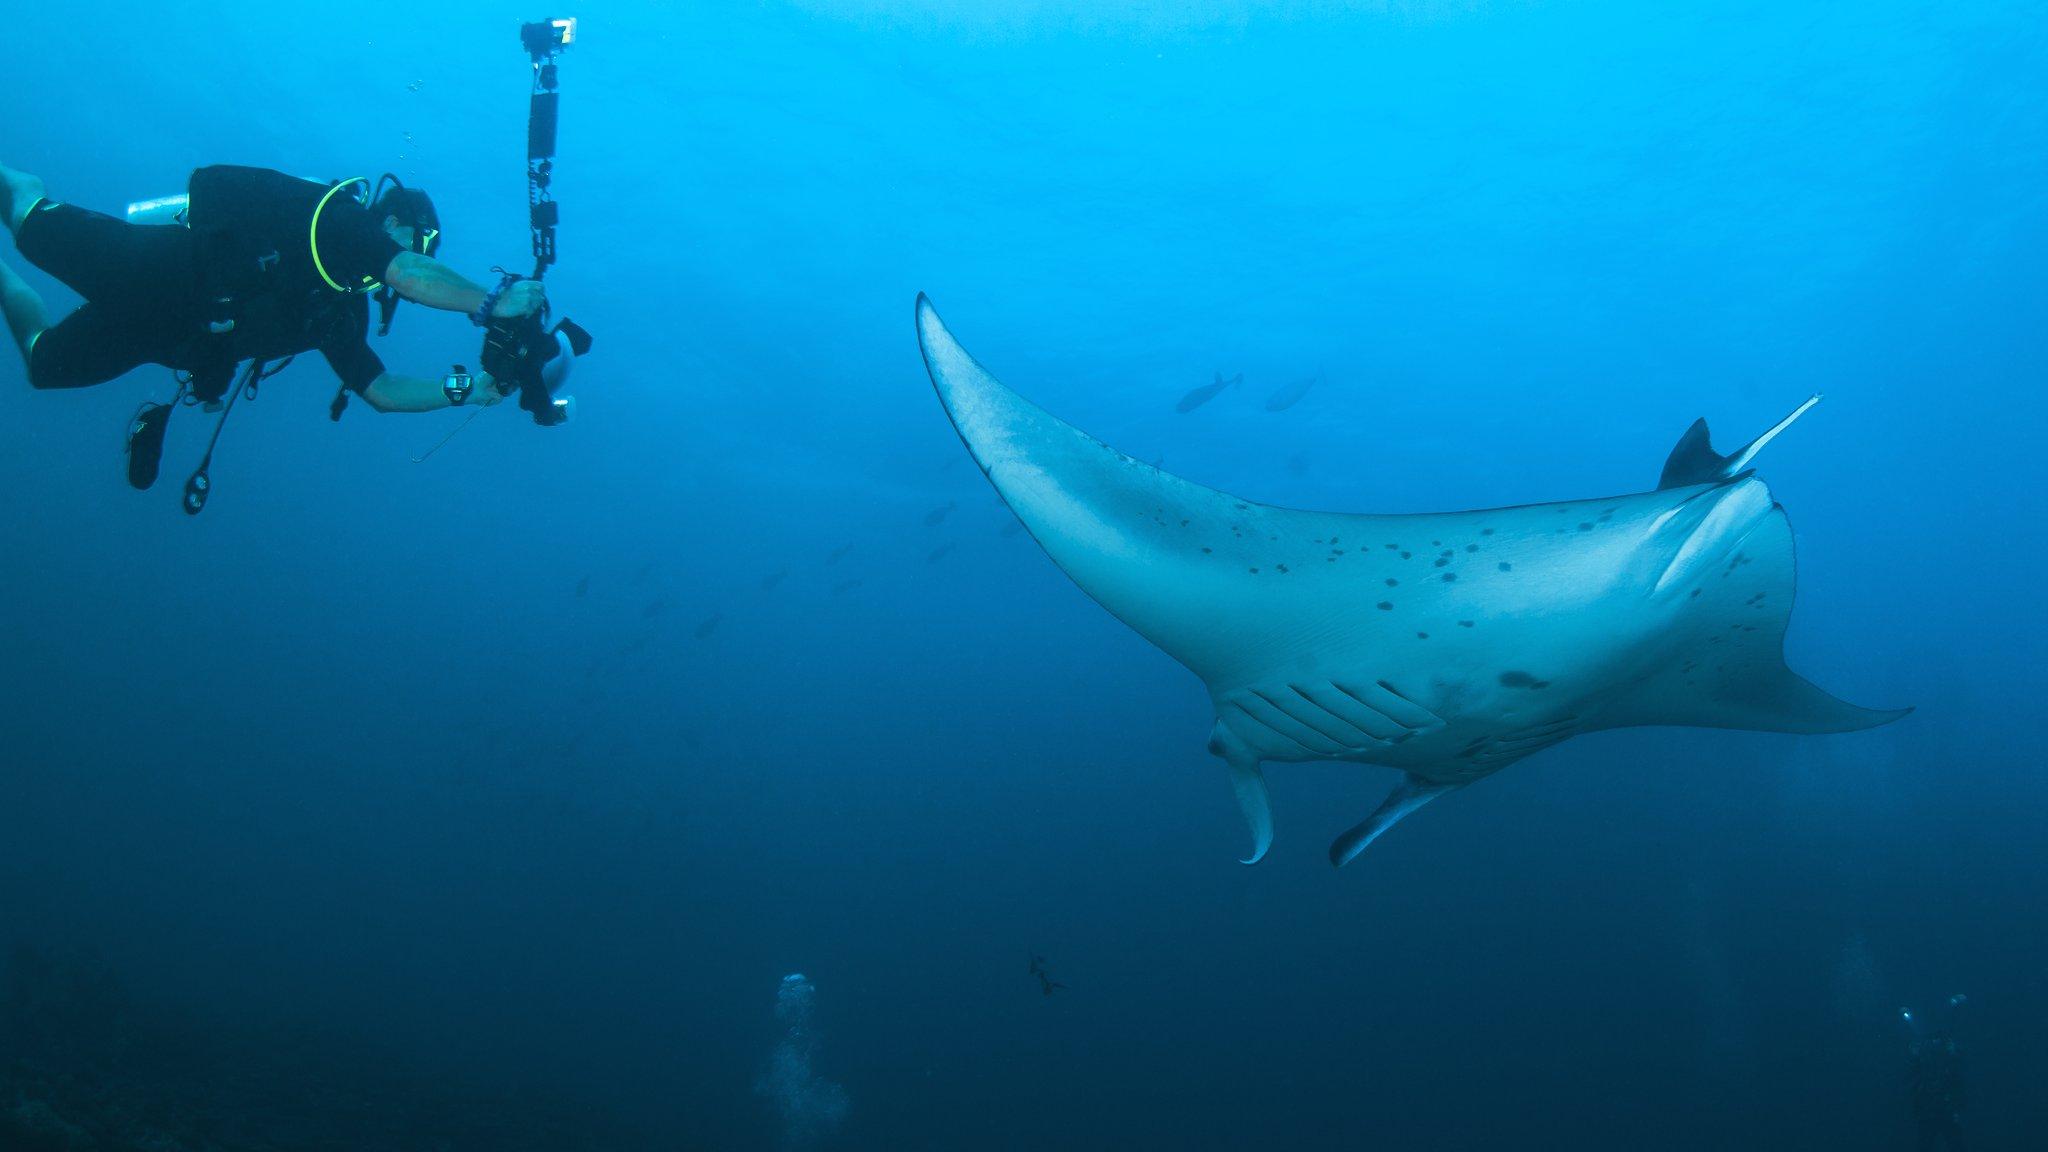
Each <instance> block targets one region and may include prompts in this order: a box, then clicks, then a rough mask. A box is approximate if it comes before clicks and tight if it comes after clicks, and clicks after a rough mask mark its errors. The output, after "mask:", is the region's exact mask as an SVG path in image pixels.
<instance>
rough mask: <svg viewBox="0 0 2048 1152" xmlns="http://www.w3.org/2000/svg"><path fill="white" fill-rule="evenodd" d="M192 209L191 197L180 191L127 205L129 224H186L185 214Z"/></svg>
mask: <svg viewBox="0 0 2048 1152" xmlns="http://www.w3.org/2000/svg"><path fill="white" fill-rule="evenodd" d="M191 210H192V197H191V196H189V195H187V194H185V193H183V192H180V193H178V194H177V195H176V196H159V197H157V198H156V199H154V200H137V201H136V202H135V203H133V204H130V205H128V214H127V218H128V222H129V223H130V224H186V223H189V222H188V221H187V220H186V218H185V217H186V215H187V214H188V213H190V212H191Z"/></svg>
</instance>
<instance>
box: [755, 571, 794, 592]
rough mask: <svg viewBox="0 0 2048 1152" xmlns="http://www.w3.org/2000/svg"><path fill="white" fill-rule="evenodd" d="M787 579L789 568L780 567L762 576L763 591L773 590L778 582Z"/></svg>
mask: <svg viewBox="0 0 2048 1152" xmlns="http://www.w3.org/2000/svg"><path fill="white" fill-rule="evenodd" d="M787 579H789V569H787V568H778V569H776V570H775V571H773V572H770V573H769V574H767V575H766V576H763V577H761V591H763V592H768V591H772V590H773V589H774V588H775V586H776V585H777V584H780V583H782V582H783V581H784V580H787Z"/></svg>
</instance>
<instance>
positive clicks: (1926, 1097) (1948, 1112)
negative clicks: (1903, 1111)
mask: <svg viewBox="0 0 2048 1152" xmlns="http://www.w3.org/2000/svg"><path fill="white" fill-rule="evenodd" d="M1967 1002H1968V997H1965V996H1963V995H1961V994H1960V993H1958V994H1957V995H1954V996H1951V997H1949V998H1948V1019H1947V1022H1946V1023H1945V1024H1943V1025H1942V1026H1941V1027H1940V1028H1937V1029H1936V1030H1934V1031H1933V1032H1931V1033H1928V1034H1926V1035H1922V1034H1921V1030H1920V1020H1919V1018H1918V1017H1916V1016H1914V1015H1913V1013H1912V1011H1911V1010H1910V1009H1901V1010H1900V1011H1899V1018H1900V1019H1902V1020H1904V1021H1905V1022H1906V1027H1907V1028H1908V1029H1909V1030H1911V1033H1912V1044H1911V1046H1910V1047H1909V1048H1908V1049H1907V1059H1908V1060H1909V1061H1910V1064H1909V1065H1908V1068H1907V1075H1906V1084H1907V1088H1908V1089H1909V1090H1910V1091H1911V1092H1912V1094H1913V1120H1914V1123H1915V1124H1916V1125H1917V1126H1918V1128H1919V1133H1920V1137H1919V1140H1920V1142H1919V1144H1918V1145H1917V1147H1918V1148H1919V1149H1920V1152H1962V1150H1963V1148H1964V1144H1963V1103H1964V1098H1963V1058H1962V1053H1961V1052H1960V1051H1959V1050H1958V1049H1957V1048H1956V1041H1955V1035H1954V1031H1953V1029H1954V1025H1955V1015H1956V1009H1958V1008H1960V1007H1962V1006H1963V1005H1964V1004H1965V1003H1967Z"/></svg>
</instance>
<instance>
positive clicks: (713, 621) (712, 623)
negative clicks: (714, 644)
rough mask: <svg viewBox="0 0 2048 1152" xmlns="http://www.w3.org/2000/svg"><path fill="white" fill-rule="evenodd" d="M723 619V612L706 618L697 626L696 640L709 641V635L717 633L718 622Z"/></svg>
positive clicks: (714, 613)
mask: <svg viewBox="0 0 2048 1152" xmlns="http://www.w3.org/2000/svg"><path fill="white" fill-rule="evenodd" d="M723 619H725V613H723V612H713V613H712V614H711V615H709V616H706V617H705V618H704V622H703V623H702V624H699V625H697V639H699V640H708V639H710V638H711V634H712V633H713V632H716V631H718V622H719V621H721V620H723Z"/></svg>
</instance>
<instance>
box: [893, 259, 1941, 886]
mask: <svg viewBox="0 0 2048 1152" xmlns="http://www.w3.org/2000/svg"><path fill="white" fill-rule="evenodd" d="M917 334H918V343H919V346H920V348H921V349H922V351H923V353H924V362H925V368H926V370H927V371H928V372H929V373H930V374H931V380H932V385H933V387H934V388H936V389H937V390H938V394H939V400H940V401H941V402H942V403H943V404H944V405H945V409H946V414H947V415H948V416H950V417H951V418H952V421H953V426H954V428H955V429H957V430H958V431H959V433H960V439H961V440H962V441H964V442H965V443H966V445H967V450H968V452H969V453H971V454H972V455H973V457H974V460H975V462H976V463H977V464H979V465H980V466H981V470H982V472H983V473H984V474H986V475H987V476H988V479H989V482H990V483H992V484H994V485H995V488H996V491H997V492H998V493H1000V494H1001V496H1002V498H1003V500H1004V501H1005V502H1006V503H1007V504H1008V505H1009V507H1010V509H1011V511H1013V512H1014V513H1015V514H1016V516H1017V518H1018V520H1020V521H1021V522H1022V523H1023V525H1024V527H1025V528H1026V529H1027V530H1028V531H1029V532H1030V533H1031V535H1032V537H1033V538H1034V539H1036V540H1037V541H1038V543H1039V545H1040V546H1042V547H1043V548H1044V549H1045V551H1046V553H1047V554H1048V555H1049V556H1051V557H1052V560H1053V562H1054V563H1056V564H1058V565H1059V566H1060V568H1061V569H1062V570H1064V571H1065V572H1066V574H1067V575H1068V576H1070V577H1072V578H1073V580H1074V582H1075V583H1076V584H1078V585H1080V586H1081V589H1082V590H1083V591H1085V592H1086V593H1088V595H1089V596H1091V597H1093V598H1094V599H1095V601H1096V602H1097V603H1099V604H1101V605H1102V606H1103V607H1104V608H1106V609H1108V610H1109V611H1110V612H1111V613H1112V614H1113V615H1115V616H1116V617H1117V618H1118V619H1120V620H1122V621H1123V622H1124V623H1125V624H1128V625H1129V626H1130V627H1131V628H1132V629H1133V630H1135V631H1136V632H1137V633H1138V634H1139V635H1140V636H1143V637H1144V638H1145V639H1147V640H1149V641H1151V642H1152V643H1153V644H1155V645H1157V646H1158V647H1159V648H1161V649H1162V650H1164V651H1165V652H1166V653H1167V654H1168V655H1170V656H1172V657H1173V658H1174V659H1175V660H1178V661H1179V662H1180V663H1181V664H1183V665H1185V666H1186V667H1187V668H1188V669H1189V670H1190V671H1192V672H1193V673H1194V674H1195V675H1196V676H1198V677H1200V678H1201V681H1202V683H1203V684H1204V685H1205V686H1207V688H1208V690H1209V697H1210V700H1211V702H1212V703H1213V704H1214V706H1215V724H1214V726H1213V727H1212V728H1211V730H1210V735H1209V744H1208V748H1209V751H1210V752H1211V753H1212V754H1214V755H1215V756H1217V757H1219V758H1221V759H1222V760H1223V762H1224V763H1225V764H1226V765H1227V766H1228V767H1229V771H1230V780H1231V784H1232V787H1233V790H1234V791H1235V793H1236V796H1237V801H1238V804H1239V806H1240V807H1241V808H1242V810H1243V813H1244V817H1245V820H1246V822H1247V823H1248V824H1249V825H1250V829H1251V837H1252V853H1251V855H1250V856H1249V857H1248V858H1246V859H1245V860H1244V863H1247V864H1254V863H1257V862H1258V861H1259V860H1261V859H1263V858H1264V857H1265V855H1266V852H1267V850H1268V849H1269V848H1270V847H1271V845H1272V842H1273V816H1272V808H1271V804H1270V802H1269V800H1268V796H1267V789H1266V779H1265V775H1264V770H1263V765H1265V764H1267V763H1301V762H1307V761H1315V760H1341V761H1346V762H1350V763H1358V764H1376V765H1383V766H1386V767H1389V768H1395V769H1398V770H1400V771H1401V772H1402V773H1403V776H1402V778H1401V780H1400V782H1399V783H1397V784H1396V785H1395V786H1394V789H1393V791H1392V792H1391V793H1390V794H1389V795H1388V796H1387V798H1386V800H1385V801H1384V802H1383V803H1382V804H1381V805H1380V806H1379V808H1378V809H1377V810H1376V811H1374V812H1373V813H1372V814H1371V815H1370V816H1368V817H1366V819H1365V820H1364V821H1362V822H1361V823H1359V824H1358V825H1357V826H1356V827H1353V828H1352V829H1350V830H1349V831H1347V832H1345V833H1344V834H1343V835H1341V836H1339V837H1337V840H1336V842H1335V843H1333V844H1332V845H1331V846H1330V862H1331V863H1332V864H1335V865H1338V866H1342V865H1343V864H1345V863H1347V862H1349V861H1350V860H1351V859H1352V858H1353V857H1355V856H1357V855H1358V854H1359V853H1360V852H1362V851H1364V850H1365V848H1366V846H1367V845H1369V844H1371V843H1372V842H1373V841H1374V840H1375V839H1377V838H1378V837H1379V835H1380V834H1381V833H1383V832H1385V831H1386V830H1387V829H1388V828H1390V827H1392V826H1393V825H1394V823H1395V822H1397V821H1399V820H1400V819H1401V818H1402V817H1404V816H1406V815H1408V814H1409V813H1411V812H1413V811H1415V810H1416V809H1417V808H1420V807H1422V806H1423V805H1424V804H1426V803H1428V802H1429V801H1431V800H1433V799H1435V798H1436V797H1438V796H1441V795H1443V794H1444V793H1445V792H1449V791H1452V790H1454V789H1457V788H1462V787H1464V786H1465V785H1467V784H1470V783H1472V782H1473V781H1474V780H1477V779H1479V778H1481V777H1483V776H1490V775H1492V774H1493V773H1495V772H1498V771H1500V770H1501V769H1503V768H1505V767H1507V766H1508V765H1510V764H1513V763H1514V762H1515V761H1517V760H1520V759H1522V758H1523V757H1526V756H1529V755H1532V754H1534V753H1536V752H1539V751H1541V750H1543V749H1545V748H1548V747H1550V746H1552V745H1554V744H1558V743H1562V742H1563V741H1565V740H1568V739H1570V738H1571V737H1573V736H1576V735H1579V734H1580V733H1582V732H1595V731H1600V730H1603V729H1609V728H1631V727H1637V726H1642V725H1677V726H1684V727H1695V728H1739V729H1747V730H1751V731H1760V732H1793V733H1820V732H1849V731H1855V730H1857V729H1862V728H1872V727H1876V726H1877V725H1880V724H1886V723H1890V722H1891V721H1893V720H1897V719H1898V718H1900V717H1901V716H1904V715H1906V713H1907V712H1909V711H1911V709H1898V710H1893V711H1885V710H1876V709H1869V708H1861V707H1857V706H1856V705H1853V704H1849V703H1846V702H1844V701H1842V700H1839V699H1836V698H1835V697H1833V696H1831V695H1829V694H1828V693H1826V692H1824V691H1822V690H1821V689H1819V688H1817V687H1815V686H1814V685H1813V684H1811V683H1809V682H1808V681H1806V680H1805V679H1803V678H1801V677H1800V676H1799V675H1798V674H1796V673H1794V672H1793V671H1792V670H1791V669H1790V668H1788V667H1786V665H1785V656H1784V647H1785V627H1786V623H1787V621H1788V620H1789V619H1790V617H1791V612H1792V594H1793V575H1794V573H1793V560H1792V529H1791V526H1790V524H1789V522H1788V521H1787V520H1786V518H1785V512H1784V509H1783V508H1782V507H1781V506H1780V505H1779V504H1778V503H1777V502H1776V501H1775V500H1773V499H1772V498H1771V493H1770V490H1769V489H1768V488H1766V487H1765V486H1764V482H1763V481H1762V480H1759V479H1757V477H1756V475H1755V473H1754V472H1753V471H1752V470H1751V469H1750V461H1751V460H1752V459H1753V458H1754V457H1755V456H1756V454H1757V452H1758V451H1759V450H1761V449H1762V448H1763V447H1764V445H1765V444H1767V443H1769V442H1770V441H1771V440H1772V439H1773V438H1775V437H1776V436H1777V435H1778V434H1779V433H1781V432H1783V431H1784V430H1785V429H1786V428H1787V427H1789V426H1790V425H1791V424H1792V422H1793V421H1794V420H1796V419H1798V418H1799V417H1800V416H1801V415H1803V414H1804V413H1805V412H1806V411H1807V410H1808V409H1809V408H1811V407H1813V405H1814V404H1815V403H1816V402H1818V401H1819V399H1820V397H1818V396H1815V397H1812V398H1811V399H1809V400H1807V401H1806V402H1805V403H1804V404H1801V405H1800V406H1799V407H1798V409H1797V410H1795V411H1794V412H1793V413H1792V414H1791V415H1789V416H1787V417H1785V419H1783V420H1781V421H1779V422H1778V423H1777V424H1776V425H1775V426H1773V427H1772V428H1770V429H1769V430H1768V431H1766V432H1765V433H1764V434H1763V435H1761V436H1759V437H1757V438H1756V439H1755V440H1754V441H1752V442H1750V443H1749V444H1747V445H1745V446H1744V447H1743V448H1741V449H1739V450H1737V451H1735V452H1733V453H1730V454H1728V455H1725V456H1724V455H1722V454H1720V453H1718V452H1716V451H1714V449H1713V447H1712V443H1711V440H1710V438H1709V436H1708V432H1707V424H1706V421H1705V420H1699V421H1696V422H1694V424H1693V425H1692V427H1691V428H1689V429H1688V430H1687V431H1686V433H1685V435H1684V436H1683V437H1682V438H1680V440H1679V442H1678V446H1677V447H1676V448H1674V449H1673V450H1672V452H1671V455H1670V458H1669V459H1668V460H1667V461H1666V462H1665V465H1664V472H1663V475H1662V477H1661V478H1660V480H1659V482H1658V485H1657V488H1656V490H1655V491H1651V492H1641V493H1636V494H1634V495H1627V496H1612V497H1607V498H1605V499H1599V500H1574V501H1566V502H1562V503H1555V504H1527V505H1522V506H1519V507H1513V508H1492V509H1486V510H1483V511H1475V512H1444V513H1429V514H1421V515H1390V516H1388V515H1370V514H1346V513H1332V512H1310V511H1302V510H1297V509H1291V508H1277V507H1272V506H1268V505H1264V504H1257V503H1254V502H1252V501H1249V500H1241V499H1238V498H1237V497H1234V496H1231V495H1228V494H1227V493H1223V492H1218V491H1215V490H1213V489H1210V488H1204V487H1202V486H1201V485H1198V484H1194V483H1191V482H1189V481H1187V480H1183V479H1181V478H1180V477H1178V476H1174V475H1172V474H1170V473H1167V472H1164V471H1161V470H1160V469H1158V468H1155V467H1153V466H1151V465H1149V464H1146V463H1144V462H1142V461H1139V460H1135V459H1132V458H1131V457H1129V456H1126V455H1124V454H1123V453H1121V452H1118V451H1116V450H1115V449H1113V448H1111V447H1109V446H1108V445H1106V444H1104V443H1102V442H1101V441H1099V440H1096V439H1095V438H1093V437H1091V436H1089V435H1088V434H1087V433H1085V432H1083V431H1081V430H1080V429H1078V428H1075V427H1073V426H1072V425H1069V424H1067V423H1065V422H1063V421H1061V420H1059V419H1058V418H1056V417H1054V416H1052V415H1051V414H1049V413H1047V412H1046V411H1045V410H1044V409H1042V408H1039V407H1038V406H1036V405H1034V404H1032V403H1030V402H1029V401H1027V400H1025V399H1024V398H1023V397H1021V396H1019V395H1018V394H1017V393H1015V392H1013V391H1011V390H1010V389H1009V388H1007V387H1005V386H1004V385H1003V384H1002V383H1000V382H999V381H997V380H996V378H995V377H994V376H992V375H990V374H989V372H988V371H987V370H986V369H984V368H983V367H982V366H981V365H980V364H979V363H977V362H975V360H974V358H973V357H972V356H970V355H968V354H967V351H966V350H965V349H964V348H962V347H961V346H960V344H959V342H958V341H956V340H954V338H953V336H952V334H951V333H950V332H948V331H947V329H946V326H945V324H944V323H943V322H941V321H940V319H939V315H938V312H937V311H936V310H935V309H934V308H933V307H932V305H931V301H930V300H929V299H927V298H926V297H924V296H923V295H920V296H919V297H918V300H917Z"/></svg>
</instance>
